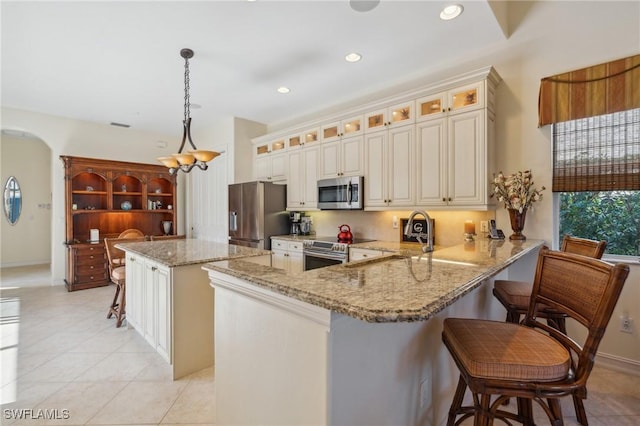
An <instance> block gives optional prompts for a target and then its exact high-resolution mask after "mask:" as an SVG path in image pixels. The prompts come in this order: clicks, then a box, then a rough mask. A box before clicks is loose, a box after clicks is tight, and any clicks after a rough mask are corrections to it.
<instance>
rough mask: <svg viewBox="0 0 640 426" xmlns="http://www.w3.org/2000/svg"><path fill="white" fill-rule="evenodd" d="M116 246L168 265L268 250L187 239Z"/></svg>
mask: <svg viewBox="0 0 640 426" xmlns="http://www.w3.org/2000/svg"><path fill="white" fill-rule="evenodd" d="M116 247H118V248H120V249H122V250H125V251H128V252H131V253H135V254H138V255H140V256H144V257H147V258H149V259H152V260H155V261H156V262H158V263H160V264H163V265H166V266H169V267H175V266H184V265H193V264H199V263H207V262H214V261H217V260H224V259H237V258H242V257H249V256H262V255H268V254H270V253H271V252H270V251H268V250H261V249H255V248H251V247H242V246H236V245H233V244H227V243H216V242H213V241H205V240H197V239H191V238H188V239H176V240H160V241H144V242H137V243H126V242H122V243H118V244H116Z"/></svg>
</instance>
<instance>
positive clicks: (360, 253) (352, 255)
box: [349, 247, 384, 262]
mask: <svg viewBox="0 0 640 426" xmlns="http://www.w3.org/2000/svg"><path fill="white" fill-rule="evenodd" d="M383 255H384V252H383V251H382V250H372V249H365V248H358V247H349V262H353V261H354V260H363V259H374V258H376V257H380V256H383Z"/></svg>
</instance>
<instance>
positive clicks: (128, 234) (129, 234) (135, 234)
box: [118, 228, 144, 238]
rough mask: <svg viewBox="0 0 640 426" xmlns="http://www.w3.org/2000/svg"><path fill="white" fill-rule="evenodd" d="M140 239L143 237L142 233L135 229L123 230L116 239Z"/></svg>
mask: <svg viewBox="0 0 640 426" xmlns="http://www.w3.org/2000/svg"><path fill="white" fill-rule="evenodd" d="M140 237H144V234H143V233H142V231H141V230H139V229H135V228H130V229H125V230H124V231H122V232H121V233H120V235H118V238H140Z"/></svg>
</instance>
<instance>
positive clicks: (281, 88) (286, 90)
mask: <svg viewBox="0 0 640 426" xmlns="http://www.w3.org/2000/svg"><path fill="white" fill-rule="evenodd" d="M290 91H291V89H289V88H288V87H284V86H282V87H278V93H289V92H290Z"/></svg>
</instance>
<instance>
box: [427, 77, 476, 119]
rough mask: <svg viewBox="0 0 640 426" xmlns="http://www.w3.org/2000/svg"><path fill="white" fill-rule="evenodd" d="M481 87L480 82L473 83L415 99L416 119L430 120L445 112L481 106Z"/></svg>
mask: <svg viewBox="0 0 640 426" xmlns="http://www.w3.org/2000/svg"><path fill="white" fill-rule="evenodd" d="M483 87H484V86H483V83H482V82H479V83H473V84H469V85H467V86H461V87H458V88H456V89H453V90H449V91H447V92H440V93H435V94H433V95H429V96H425V97H423V98H420V99H418V101H417V110H418V113H417V114H418V116H417V118H416V120H417V121H424V120H430V119H433V118H438V117H440V116H441V115H443V114H447V113H449V114H451V113H457V112H462V111H470V110H474V109H479V108H483V107H484V106H485V105H484V91H483Z"/></svg>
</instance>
